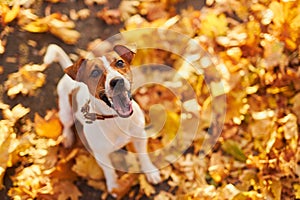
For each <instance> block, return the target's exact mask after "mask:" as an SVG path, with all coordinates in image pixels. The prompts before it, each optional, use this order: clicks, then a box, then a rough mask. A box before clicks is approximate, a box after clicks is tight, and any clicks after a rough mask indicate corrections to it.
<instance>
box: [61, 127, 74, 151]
mask: <svg viewBox="0 0 300 200" xmlns="http://www.w3.org/2000/svg"><path fill="white" fill-rule="evenodd" d="M66 131H68V133H66ZM70 131H71V132H70ZM74 140H75V138H74V135H73V132H72V130H70V129H69V130H64V133H63V140H62V143H63V145H64V147H65V148H70V147H71V146H72V145H73V143H74Z"/></svg>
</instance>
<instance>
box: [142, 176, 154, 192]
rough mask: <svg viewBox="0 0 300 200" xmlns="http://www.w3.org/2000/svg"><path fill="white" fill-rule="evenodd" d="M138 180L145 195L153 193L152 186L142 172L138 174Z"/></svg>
mask: <svg viewBox="0 0 300 200" xmlns="http://www.w3.org/2000/svg"><path fill="white" fill-rule="evenodd" d="M139 182H140V187H141V190H142V191H143V192H144V193H145V195H146V196H147V197H150V196H151V195H152V194H154V193H155V189H154V187H153V186H152V185H150V184H149V183H148V182H147V180H146V177H145V175H144V174H141V175H139Z"/></svg>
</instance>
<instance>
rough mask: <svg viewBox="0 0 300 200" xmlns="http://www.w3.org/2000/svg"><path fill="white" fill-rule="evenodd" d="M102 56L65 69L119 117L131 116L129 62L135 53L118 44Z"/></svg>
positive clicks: (81, 60) (84, 60)
mask: <svg viewBox="0 0 300 200" xmlns="http://www.w3.org/2000/svg"><path fill="white" fill-rule="evenodd" d="M113 50H114V51H113V52H110V53H108V54H106V55H104V56H102V57H98V58H94V59H91V60H87V59H82V58H81V59H79V60H78V61H77V62H76V63H75V64H74V65H72V66H70V67H68V68H66V69H65V73H66V74H68V75H69V76H70V77H71V78H72V79H74V80H76V81H80V82H83V83H85V84H86V85H87V86H88V88H89V91H90V93H91V94H92V95H93V96H95V97H96V98H97V99H100V100H102V101H104V102H105V103H106V104H107V105H108V106H109V107H111V108H113V109H114V110H115V111H116V112H117V114H118V115H119V116H120V117H123V118H126V117H129V116H131V114H132V112H133V109H132V102H131V100H132V98H131V93H130V90H131V76H130V63H131V61H132V59H133V57H134V53H133V52H132V51H131V50H129V49H128V48H127V47H125V46H122V45H116V46H114V48H113Z"/></svg>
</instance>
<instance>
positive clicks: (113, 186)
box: [106, 181, 119, 198]
mask: <svg viewBox="0 0 300 200" xmlns="http://www.w3.org/2000/svg"><path fill="white" fill-rule="evenodd" d="M106 187H107V191H108V192H109V193H110V195H111V196H113V197H114V198H116V197H117V196H118V195H117V191H118V189H119V185H118V184H117V183H116V182H114V181H112V182H109V183H108V182H106Z"/></svg>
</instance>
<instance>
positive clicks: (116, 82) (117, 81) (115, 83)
mask: <svg viewBox="0 0 300 200" xmlns="http://www.w3.org/2000/svg"><path fill="white" fill-rule="evenodd" d="M109 85H110V87H111V88H112V89H114V88H115V87H118V88H123V87H124V85H125V83H124V79H123V78H120V77H116V78H113V79H112V80H111V81H110V83H109Z"/></svg>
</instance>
